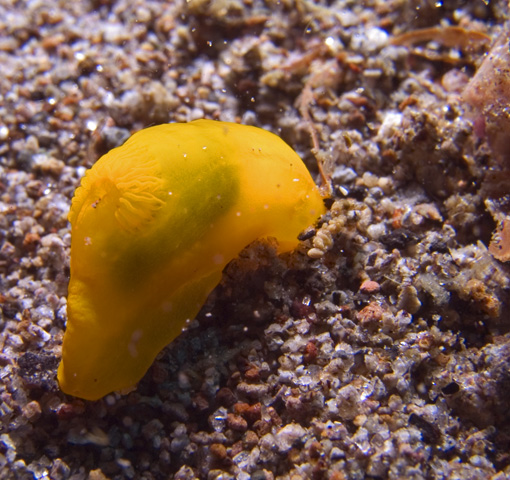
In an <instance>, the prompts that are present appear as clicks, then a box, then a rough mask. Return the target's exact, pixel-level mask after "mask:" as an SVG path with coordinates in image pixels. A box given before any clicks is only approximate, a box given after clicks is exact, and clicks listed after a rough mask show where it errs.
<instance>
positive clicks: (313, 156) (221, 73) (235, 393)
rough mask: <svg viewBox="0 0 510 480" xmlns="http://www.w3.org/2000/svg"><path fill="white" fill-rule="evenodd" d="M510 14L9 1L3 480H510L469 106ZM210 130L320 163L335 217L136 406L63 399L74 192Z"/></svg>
mask: <svg viewBox="0 0 510 480" xmlns="http://www.w3.org/2000/svg"><path fill="white" fill-rule="evenodd" d="M508 13H509V8H508V5H507V4H506V3H505V2H503V1H499V2H498V1H495V2H483V1H472V2H464V1H451V2H429V1H426V0H422V1H419V0H416V1H403V0H401V1H398V0H395V1H383V0H379V1H378V0H374V1H367V2H353V1H341V0H338V1H330V2H327V1H317V2H312V1H305V0H281V1H280V0H266V1H263V0H244V1H241V0H209V1H207V0H188V1H180V0H178V1H167V2H163V1H159V2H158V1H150V0H148V1H127V0H124V1H122V0H121V1H117V2H113V1H111V2H110V1H107V0H97V1H75V2H66V1H56V0H46V1H44V2H43V1H8V0H0V212H1V213H0V303H1V317H0V328H1V333H0V346H1V354H0V366H1V372H0V478H1V479H44V478H50V479H52V480H53V479H54V480H61V479H62V480H63V479H73V480H81V479H90V480H101V479H105V478H109V479H124V478H126V479H166V478H174V479H193V478H199V479H208V480H209V479H210V480H213V479H234V478H235V479H243V480H244V479H254V480H255V479H256V480H264V479H268V480H270V479H276V478H278V479H293V480H294V479H301V478H306V479H308V478H309V479H331V480H340V479H346V480H347V479H348V480H357V479H359V480H361V479H366V478H368V479H472V480H474V479H480V480H482V479H484V480H485V479H493V480H496V479H497V480H503V479H506V478H509V477H510V453H509V452H510V414H509V412H510V409H509V404H508V399H509V398H510V365H509V363H510V335H509V333H508V332H509V327H510V318H509V317H510V315H509V300H510V299H509V272H510V269H509V267H508V265H505V264H504V263H502V262H499V261H498V260H496V259H494V258H493V256H492V255H491V254H490V253H489V251H488V249H487V246H488V245H489V242H490V239H491V234H492V231H493V230H494V228H495V221H494V219H493V216H492V215H491V214H490V213H489V211H488V210H487V206H486V205H487V204H486V202H485V201H486V198H485V195H486V193H485V191H484V190H483V189H482V185H484V181H485V179H486V176H487V173H488V172H489V171H494V169H496V168H497V167H498V162H497V161H496V159H495V158H494V154H493V151H492V149H491V148H490V147H489V145H488V144H487V142H486V141H485V139H484V138H483V135H478V136H477V135H475V134H474V128H473V121H474V120H473V116H472V114H468V106H467V105H466V104H465V102H463V101H462V99H461V98H462V97H461V96H460V93H461V92H462V91H463V89H464V88H465V86H466V84H467V83H468V81H469V79H470V78H471V77H472V76H473V75H474V73H475V72H476V69H477V67H478V66H479V65H480V63H481V61H482V59H483V57H484V55H485V54H486V52H487V51H488V50H489V48H490V44H491V42H492V41H493V40H494V39H495V38H497V36H498V35H499V34H500V32H501V31H502V29H503V28H504V22H505V20H506V18H507V16H508ZM451 27H459V28H458V29H452V28H451ZM473 32H475V33H473ZM406 33H411V36H407V37H406V36H402V34H406ZM484 39H485V40H484ZM198 118H211V119H218V120H223V121H234V122H241V123H245V124H249V125H256V126H259V127H262V128H265V129H267V130H270V131H273V132H274V133H277V134H278V135H280V136H281V137H282V138H283V139H284V140H285V141H286V142H287V143H289V144H290V145H291V146H292V147H293V148H294V149H295V150H296V151H297V152H298V153H299V154H300V156H301V157H302V158H303V160H304V161H305V162H306V164H307V166H308V167H309V169H310V171H311V172H312V174H313V175H314V177H315V178H316V179H317V182H319V175H318V168H317V162H318V161H320V162H323V163H324V168H325V171H326V173H327V175H328V177H329V178H330V180H331V184H332V186H333V187H332V190H333V196H332V198H331V199H330V200H328V201H327V206H328V213H327V214H326V215H324V216H323V218H322V219H321V220H320V222H319V224H318V225H316V228H315V229H314V230H311V231H309V232H307V233H306V234H304V235H303V236H302V238H303V240H302V242H301V243H300V247H299V248H298V249H297V250H296V251H295V252H293V253H292V254H286V255H283V256H277V255H276V253H275V249H274V245H273V244H272V243H271V242H263V241H261V242H257V243H256V244H254V245H252V246H251V247H250V248H248V249H247V250H245V251H244V252H243V253H242V254H241V256H240V258H239V259H237V260H236V261H234V262H233V263H231V264H230V265H229V266H228V267H227V269H226V270H225V272H224V276H223V280H222V282H221V284H220V286H219V287H218V288H217V289H216V290H215V291H214V292H213V294H212V295H211V296H210V298H209V300H208V302H207V303H206V305H205V306H204V308H203V309H202V311H201V313H200V314H199V316H198V317H197V319H196V320H194V321H193V322H192V323H191V324H190V326H189V328H188V329H187V330H186V331H185V332H184V333H183V334H182V335H181V336H180V337H179V338H178V339H177V340H176V341H174V342H173V343H172V344H171V345H170V346H168V347H167V348H166V349H165V350H164V351H163V352H162V353H161V354H160V355H159V356H158V358H157V360H156V362H155V363H154V365H153V366H152V367H151V369H150V370H149V372H148V373H147V374H146V376H145V377H144V378H143V380H142V381H141V382H140V383H139V385H138V387H137V388H136V389H134V390H133V391H131V392H130V393H128V394H124V395H120V394H117V393H113V394H110V395H108V396H106V397H105V398H103V399H101V400H99V401H96V402H87V401H83V400H80V399H76V398H72V397H69V396H66V395H64V394H63V393H62V392H60V390H59V388H58V384H57V381H56V369H57V366H58V363H59V361H60V356H61V344H62V337H63V332H64V329H65V324H66V294H67V283H68V279H69V246H70V226H69V224H68V222H67V214H68V211H69V206H70V202H71V198H72V195H73V192H74V190H75V188H76V187H77V186H78V184H79V182H80V178H81V177H82V176H83V174H84V172H85V170H86V169H87V168H89V167H90V166H91V165H92V164H93V163H94V162H95V161H96V159H97V158H98V157H100V156H101V155H102V154H104V153H105V152H106V151H108V150H109V149H110V148H112V147H114V146H117V145H120V144H122V143H123V141H124V140H125V139H126V138H128V137H129V135H130V134H131V133H133V132H135V131H137V130H139V129H141V128H144V127H146V126H149V125H153V124H159V123H165V122H185V121H191V120H194V119H198ZM475 120H476V119H475ZM112 348H115V345H112Z"/></svg>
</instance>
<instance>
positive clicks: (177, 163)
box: [58, 120, 325, 400]
mask: <svg viewBox="0 0 510 480" xmlns="http://www.w3.org/2000/svg"><path fill="white" fill-rule="evenodd" d="M324 210H325V209H324V205H323V201H322V197H321V195H320V193H319V190H318V188H317V187H316V185H315V183H314V181H313V180H312V178H311V176H310V174H309V172H308V170H307V169H306V167H305V165H304V164H303V162H302V161H301V159H300V158H299V157H298V155H297V154H296V153H295V152H294V151H293V150H292V149H291V148H290V147H289V146H288V145H287V144H286V143H285V142H284V141H283V140H281V139H280V138H279V137H277V136H276V135H274V134H272V133H270V132H267V131H265V130H262V129H260V128H256V127H250V126H246V125H238V124H234V123H225V122H218V121H213V120H196V121H193V122H190V123H184V124H178V123H174V124H168V125H159V126H155V127H149V128H146V129H144V130H141V131H139V132H138V133H135V134H134V135H133V136H132V137H131V138H129V139H128V140H127V142H126V143H125V144H124V145H122V146H120V147H118V148H115V149H113V150H111V151H110V152H109V153H107V154H106V155H104V156H103V157H101V158H100V159H99V160H98V161H97V162H96V164H95V165H94V166H93V167H92V168H91V169H90V170H88V171H87V172H86V174H85V176H84V177H83V179H82V182H81V186H80V187H79V188H78V189H77V190H76V193H75V196H74V198H73V201H72V205H71V210H70V213H69V221H70V222H71V279H70V282H69V294H68V306H67V314H68V321H67V330H66V332H65V336H64V343H63V347H62V361H61V363H60V366H59V368H58V381H59V383H60V387H61V388H62V390H63V391H64V392H65V393H68V394H71V395H74V396H77V397H81V398H84V399H88V400H96V399H98V398H101V397H102V396H104V395H106V394H108V393H110V392H112V391H114V390H120V389H123V388H127V387H130V386H133V385H135V384H136V382H138V380H140V378H142V376H143V375H144V374H145V372H146V371H147V369H148V368H149V367H150V365H151V363H152V362H153V360H154V358H155V357H156V355H157V354H158V353H159V351H160V350H161V349H162V348H163V347H165V346H166V345H167V344H168V343H170V342H171V341H172V340H173V339H174V338H175V337H177V336H178V335H179V334H180V333H181V331H182V329H183V327H184V326H185V324H186V321H187V320H188V319H193V318H194V317H195V316H196V314H197V313H198V311H199V310H200V308H201V307H202V305H203V304H204V302H205V300H206V299H207V296H208V295H209V293H210V292H211V291H212V290H213V289H214V287H215V286H216V285H217V284H218V283H219V281H220V280H221V274H222V270H223V268H224V267H225V265H226V264H227V263H228V262H230V261H231V260H232V259H233V258H235V257H236V256H237V255H238V253H239V252H240V251H241V250H242V249H243V248H244V247H246V246H247V245H249V244H250V243H252V242H253V241H254V240H256V239H258V238H264V237H275V238H276V239H277V240H278V244H279V251H280V252H285V251H290V250H292V249H294V248H295V247H296V246H297V244H298V240H297V236H298V234H299V233H300V232H301V231H302V230H304V229H305V228H306V227H307V226H309V225H311V224H313V223H314V222H315V221H316V220H317V218H318V217H319V216H320V215H321V214H323V213H324Z"/></svg>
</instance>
